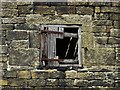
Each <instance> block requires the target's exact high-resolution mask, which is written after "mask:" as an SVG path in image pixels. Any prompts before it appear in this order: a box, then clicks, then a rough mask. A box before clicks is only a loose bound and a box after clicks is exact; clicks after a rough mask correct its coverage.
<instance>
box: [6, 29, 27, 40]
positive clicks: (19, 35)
mask: <svg viewBox="0 0 120 90" xmlns="http://www.w3.org/2000/svg"><path fill="white" fill-rule="evenodd" d="M27 39H28V34H27V32H26V31H7V40H27Z"/></svg>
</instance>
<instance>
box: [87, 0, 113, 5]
mask: <svg viewBox="0 0 120 90" xmlns="http://www.w3.org/2000/svg"><path fill="white" fill-rule="evenodd" d="M89 5H90V6H91V5H92V6H111V2H106V1H103V2H102V1H101V2H93V1H92V0H89Z"/></svg>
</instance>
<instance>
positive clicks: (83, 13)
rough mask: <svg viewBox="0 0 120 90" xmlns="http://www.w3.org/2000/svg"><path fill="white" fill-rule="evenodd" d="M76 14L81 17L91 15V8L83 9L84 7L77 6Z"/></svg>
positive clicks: (92, 11)
mask: <svg viewBox="0 0 120 90" xmlns="http://www.w3.org/2000/svg"><path fill="white" fill-rule="evenodd" d="M76 10H77V14H81V15H85V14H86V15H92V14H93V13H94V10H93V7H84V6H78V7H77V8H76Z"/></svg>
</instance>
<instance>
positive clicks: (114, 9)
mask: <svg viewBox="0 0 120 90" xmlns="http://www.w3.org/2000/svg"><path fill="white" fill-rule="evenodd" d="M101 12H114V13H120V8H119V7H101Z"/></svg>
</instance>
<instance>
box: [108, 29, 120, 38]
mask: <svg viewBox="0 0 120 90" xmlns="http://www.w3.org/2000/svg"><path fill="white" fill-rule="evenodd" d="M119 31H120V29H111V32H110V36H111V37H120V32H119Z"/></svg>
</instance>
